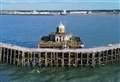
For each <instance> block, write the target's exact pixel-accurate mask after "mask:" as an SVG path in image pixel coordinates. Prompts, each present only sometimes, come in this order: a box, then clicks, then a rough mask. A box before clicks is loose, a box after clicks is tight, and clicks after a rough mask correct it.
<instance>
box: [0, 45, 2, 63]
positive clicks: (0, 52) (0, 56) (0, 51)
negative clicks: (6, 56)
mask: <svg viewBox="0 0 120 82" xmlns="http://www.w3.org/2000/svg"><path fill="white" fill-rule="evenodd" d="M1 58H2V47H0V63H1V60H2V59H1Z"/></svg>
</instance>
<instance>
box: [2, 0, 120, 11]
mask: <svg viewBox="0 0 120 82" xmlns="http://www.w3.org/2000/svg"><path fill="white" fill-rule="evenodd" d="M0 9H7V10H10V9H11V10H54V9H55V10H59V9H64V10H65V9H73V10H74V9H120V0H0Z"/></svg>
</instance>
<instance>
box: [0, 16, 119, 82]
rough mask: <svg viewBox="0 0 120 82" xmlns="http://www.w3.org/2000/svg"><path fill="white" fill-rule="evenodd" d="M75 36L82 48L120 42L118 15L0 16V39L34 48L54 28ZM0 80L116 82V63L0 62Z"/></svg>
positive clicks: (13, 81) (1, 81)
mask: <svg viewBox="0 0 120 82" xmlns="http://www.w3.org/2000/svg"><path fill="white" fill-rule="evenodd" d="M60 22H63V24H64V25H65V27H66V32H69V33H72V34H73V35H76V36H79V37H80V38H81V40H82V41H83V43H84V44H85V47H86V48H90V47H97V46H103V45H108V44H116V43H119V42H120V24H119V22H120V17H119V16H25V15H24V16H22V15H21V16H18V15H16V16H15V15H2V16H0V42H4V43H10V44H15V45H20V46H25V47H31V48H32V47H37V43H38V41H39V40H40V38H41V37H42V36H44V35H47V34H49V33H50V32H54V31H56V27H57V26H58V25H59V23H60ZM0 82H120V66H119V65H107V66H104V67H96V68H50V67H48V68H36V67H35V68H31V67H17V66H13V65H7V64H0Z"/></svg>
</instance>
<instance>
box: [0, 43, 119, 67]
mask: <svg viewBox="0 0 120 82" xmlns="http://www.w3.org/2000/svg"><path fill="white" fill-rule="evenodd" d="M0 61H1V62H3V63H10V64H15V65H22V66H40V67H41V66H46V67H47V66H62V67H64V66H68V67H71V66H73V67H78V66H81V67H82V66H93V67H94V66H96V65H102V64H114V63H116V62H117V63H120V46H119V44H117V45H113V46H110V47H108V46H106V47H98V48H90V49H89V48H88V49H62V50H60V49H34V48H24V47H19V46H13V45H9V44H0Z"/></svg>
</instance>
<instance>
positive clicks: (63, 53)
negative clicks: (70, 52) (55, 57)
mask: <svg viewBox="0 0 120 82" xmlns="http://www.w3.org/2000/svg"><path fill="white" fill-rule="evenodd" d="M62 67H64V52H62Z"/></svg>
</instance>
